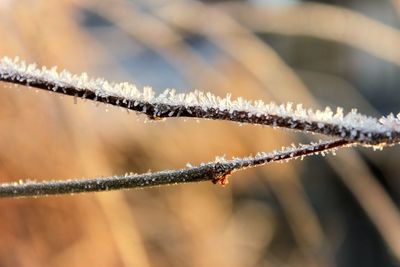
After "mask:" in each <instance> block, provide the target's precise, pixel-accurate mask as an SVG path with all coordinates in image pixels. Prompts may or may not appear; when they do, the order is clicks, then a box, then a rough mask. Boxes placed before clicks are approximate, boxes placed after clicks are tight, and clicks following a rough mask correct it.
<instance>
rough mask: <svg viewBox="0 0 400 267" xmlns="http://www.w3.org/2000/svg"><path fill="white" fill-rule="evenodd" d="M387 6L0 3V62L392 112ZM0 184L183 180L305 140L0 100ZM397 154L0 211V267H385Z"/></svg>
mask: <svg viewBox="0 0 400 267" xmlns="http://www.w3.org/2000/svg"><path fill="white" fill-rule="evenodd" d="M399 16H400V1H398V0H392V1H390V0H387V1H372V0H369V1H366V0H363V1H361V0H350V1H349V0H347V1H333V0H331V1H296V0H280V1H278V0H275V1H273V0H252V1H250V0H249V1H197V0H193V1H190V0H187V1H179V0H147V1H145V0H143V1H141V0H130V1H128V0H116V1H96V0H81V1H79V0H59V1H45V0H41V1H40V0H37V1H33V0H18V1H12V0H0V36H1V42H0V56H1V57H2V56H9V57H14V56H19V57H21V58H22V59H25V60H26V61H28V62H36V63H38V65H47V66H54V65H57V66H59V70H62V69H64V68H65V69H68V70H70V71H72V72H74V73H81V72H87V73H89V75H91V76H92V77H97V76H101V77H104V78H105V79H107V80H112V81H121V82H122V81H129V82H132V83H135V84H136V85H138V86H139V87H141V86H146V85H150V86H152V87H153V88H154V89H155V90H156V91H158V92H161V91H162V90H163V89H165V88H176V89H177V91H179V92H185V91H191V90H194V89H200V90H204V91H211V92H213V93H215V94H218V95H222V96H223V95H225V94H226V93H229V92H230V93H232V94H233V96H234V97H238V96H242V97H245V98H248V99H263V100H264V101H265V102H269V101H275V102H278V103H285V102H288V101H290V102H294V103H303V104H304V106H305V107H312V108H320V107H324V106H326V105H330V106H331V107H333V108H336V106H342V107H344V108H345V109H346V110H347V111H349V109H350V108H357V109H358V110H359V111H360V112H362V113H365V114H368V115H371V116H381V115H386V114H388V113H389V112H395V113H397V112H398V111H399V99H400V93H399V89H398V88H399V87H400V75H399V70H400V69H399V66H400V49H399V48H400V31H399V29H398V28H399V26H400V25H399V24H400V18H399ZM0 89H1V92H0V148H1V150H0V181H1V182H10V181H18V180H19V179H27V178H28V179H37V180H50V179H68V178H81V177H95V176H110V175H114V174H124V173H125V172H146V171H148V170H153V171H158V170H164V169H175V168H182V167H184V166H185V164H186V163H187V162H191V163H192V164H199V163H200V162H205V161H209V160H212V159H214V157H215V156H221V155H226V157H227V158H230V157H232V156H246V155H250V154H255V153H256V152H259V151H270V150H274V149H277V148H280V147H281V146H287V145H290V144H291V143H299V142H302V143H305V142H310V141H313V140H316V139H318V138H319V137H318V136H309V135H304V134H301V133H295V134H293V133H292V132H288V131H284V130H279V129H275V130H274V129H270V128H266V127H265V128H262V127H259V126H251V125H243V126H241V127H239V125H237V124H233V123H229V122H217V121H200V122H197V121H196V120H186V121H185V120H183V119H169V120H167V121H165V122H152V123H150V122H146V119H145V117H144V116H142V115H137V114H134V113H132V112H131V113H129V114H128V113H127V112H126V111H123V110H122V111H121V110H119V109H118V108H112V107H109V108H106V107H105V106H104V105H96V104H93V103H91V102H84V101H80V100H78V103H77V104H74V101H73V98H71V97H60V96H59V95H55V94H50V93H48V92H42V91H40V92H38V91H36V90H34V89H28V88H25V87H14V86H9V85H7V84H4V83H0ZM399 155H400V148H399V147H392V148H386V149H384V150H383V151H373V150H372V149H366V148H357V149H343V150H340V151H339V152H338V153H337V156H332V155H329V156H327V157H322V156H318V157H310V158H306V159H305V160H304V161H292V162H289V163H284V164H269V165H267V166H264V167H260V168H256V169H252V170H246V171H243V172H240V173H237V174H235V175H234V176H233V177H232V178H231V179H230V184H229V185H228V186H226V187H224V188H223V187H220V186H215V185H212V183H202V184H190V185H179V186H170V187H160V188H152V189H143V190H131V191H118V192H107V193H90V194H83V195H74V196H60V197H46V198H40V199H31V198H30V199H2V200H1V201H0V213H1V217H0V266H1V267H3V266H4V267H8V266H29V267H35V266H59V267H61V266H124V267H125V266H126V267H127V266H141V267H148V266H162V267H163V266H165V267H167V266H194V267H195V266H196V267H197V266H229V267H235V266H238V267H239V266H277V267H279V266H329V267H330V266H332V267H333V266H399V264H400V213H399V207H398V205H399V203H400V202H399V201H400V194H399V193H400V179H399V176H400V167H399V165H398V164H399V163H398V156H399Z"/></svg>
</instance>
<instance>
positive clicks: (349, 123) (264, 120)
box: [0, 57, 400, 145]
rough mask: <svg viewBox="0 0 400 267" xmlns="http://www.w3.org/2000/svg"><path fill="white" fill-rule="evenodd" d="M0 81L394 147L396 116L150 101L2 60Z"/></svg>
mask: <svg viewBox="0 0 400 267" xmlns="http://www.w3.org/2000/svg"><path fill="white" fill-rule="evenodd" d="M0 80H2V81H6V82H12V83H19V84H24V85H30V86H34V87H38V88H41V89H47V90H53V91H57V92H59V93H64V94H68V95H72V96H75V97H82V98H86V99H91V100H94V101H101V102H105V103H109V104H112V105H117V106H121V107H125V108H128V109H133V110H136V111H138V112H142V113H145V114H146V115H148V116H149V118H150V119H157V118H160V117H179V116H184V117H196V118H209V119H220V120H231V121H236V122H239V123H253V124H264V125H270V126H274V127H275V126H277V127H285V128H289V129H295V130H301V131H310V132H315V133H321V134H326V135H331V136H336V137H340V138H344V139H347V140H352V141H356V142H359V143H363V144H366V145H379V144H386V143H389V144H393V143H397V142H399V141H400V118H399V117H400V115H397V117H395V116H394V115H392V114H391V115H389V116H387V117H382V118H381V119H379V120H378V119H376V118H373V117H368V116H365V115H362V114H360V113H358V112H357V110H355V109H353V110H351V112H350V113H348V114H346V115H345V114H344V113H343V109H342V108H337V109H336V112H333V111H332V110H331V109H330V108H329V107H327V108H325V110H317V111H313V110H310V109H305V108H303V106H302V105H301V104H299V105H296V106H294V105H293V104H292V103H287V104H285V105H277V104H275V103H270V104H265V103H264V102H263V101H262V100H257V101H248V100H245V99H243V98H241V97H239V98H237V99H235V100H233V99H232V97H231V95H230V94H227V95H226V97H224V98H222V97H219V96H215V95H213V94H211V93H204V92H200V91H194V92H191V93H187V94H178V93H176V91H175V90H173V89H167V90H165V91H164V92H163V93H161V94H159V95H156V94H155V92H154V91H153V90H152V89H151V88H150V87H145V88H143V90H139V89H137V88H136V86H135V85H132V84H129V83H110V82H107V81H105V80H104V79H91V78H89V77H88V75H87V74H86V73H83V74H81V75H74V74H71V73H70V72H68V71H66V70H63V71H61V72H57V68H56V67H53V68H50V69H48V68H46V67H42V68H40V69H39V68H37V67H36V65H35V64H26V63H25V62H24V61H20V60H19V59H18V58H15V59H10V58H7V57H5V58H3V59H1V60H0Z"/></svg>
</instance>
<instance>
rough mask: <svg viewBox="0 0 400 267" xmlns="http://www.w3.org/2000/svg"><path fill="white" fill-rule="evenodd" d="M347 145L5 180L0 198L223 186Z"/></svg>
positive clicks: (328, 143)
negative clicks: (101, 174) (91, 174)
mask: <svg viewBox="0 0 400 267" xmlns="http://www.w3.org/2000/svg"><path fill="white" fill-rule="evenodd" d="M353 144H354V143H353ZM350 145H352V143H349V142H348V141H345V140H336V141H325V142H319V143H312V144H309V145H300V146H298V147H294V146H292V147H288V148H284V149H282V150H281V151H274V152H272V153H258V154H257V155H256V156H254V157H247V158H234V159H232V160H225V159H223V158H217V159H216V160H215V161H212V162H208V163H203V164H200V166H196V167H192V166H190V165H188V167H187V168H186V169H181V170H171V171H161V172H155V173H145V174H126V175H124V176H113V177H107V178H93V179H74V180H61V181H43V182H33V181H26V182H22V181H21V182H16V183H5V184H0V198H7V197H8V198H10V197H38V196H47V195H62V194H75V193H84V192H100V191H109V190H118V189H129V188H143V187H154V186H161V185H173V184H181V183H191V182H202V181H212V182H213V183H220V184H223V185H224V184H226V183H227V176H229V175H230V174H231V173H233V172H235V171H239V170H244V169H246V168H251V167H256V166H260V165H264V164H266V163H268V162H273V161H283V160H290V159H295V158H299V157H301V158H302V157H304V156H307V155H312V154H318V153H328V152H330V151H332V150H334V149H336V148H338V147H344V146H350Z"/></svg>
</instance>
